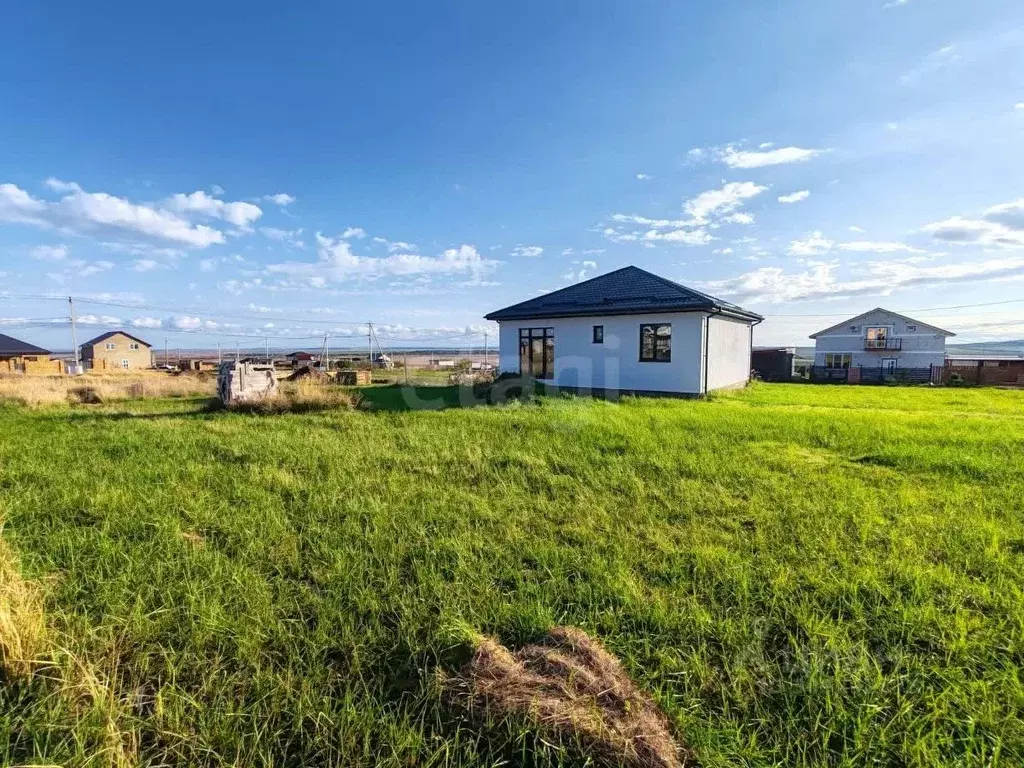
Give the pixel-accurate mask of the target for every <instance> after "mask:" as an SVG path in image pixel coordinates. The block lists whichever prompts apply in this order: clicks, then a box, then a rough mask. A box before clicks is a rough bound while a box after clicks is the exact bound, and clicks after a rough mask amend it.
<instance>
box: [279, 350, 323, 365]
mask: <svg viewBox="0 0 1024 768" xmlns="http://www.w3.org/2000/svg"><path fill="white" fill-rule="evenodd" d="M286 357H287V358H288V360H289V361H290V362H291V364H292V368H304V367H306V366H308V365H313V364H314V363H316V355H314V354H312V353H311V352H302V351H299V352H292V353H291V354H290V355H287V356H286Z"/></svg>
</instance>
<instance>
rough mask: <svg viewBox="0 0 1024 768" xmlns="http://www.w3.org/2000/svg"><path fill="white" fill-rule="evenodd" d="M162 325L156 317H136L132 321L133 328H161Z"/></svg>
mask: <svg viewBox="0 0 1024 768" xmlns="http://www.w3.org/2000/svg"><path fill="white" fill-rule="evenodd" d="M163 324H164V323H163V321H162V320H161V319H160V318H158V317H136V318H135V319H134V320H132V327H133V328H162V327H163Z"/></svg>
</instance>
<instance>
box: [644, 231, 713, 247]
mask: <svg viewBox="0 0 1024 768" xmlns="http://www.w3.org/2000/svg"><path fill="white" fill-rule="evenodd" d="M643 237H644V241H645V242H651V243H653V242H659V241H663V242H666V243H676V244H683V245H706V244H707V243H710V242H711V241H712V240H714V238H713V237H712V236H711V235H709V234H708V233H707V231H706V230H704V229H670V230H668V231H667V232H663V231H659V230H657V229H651V230H648V231H647V232H645V233H644V236H643Z"/></svg>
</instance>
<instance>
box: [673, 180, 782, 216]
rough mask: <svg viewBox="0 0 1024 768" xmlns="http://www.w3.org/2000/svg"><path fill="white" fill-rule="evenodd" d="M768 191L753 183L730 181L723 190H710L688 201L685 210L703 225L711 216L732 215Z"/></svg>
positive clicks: (684, 206)
mask: <svg viewBox="0 0 1024 768" xmlns="http://www.w3.org/2000/svg"><path fill="white" fill-rule="evenodd" d="M766 189H768V187H764V186H760V185H758V184H755V183H754V182H752V181H730V182H729V183H727V184H725V185H724V186H723V187H722V188H721V189H709V190H708V191H706V192H701V193H700V194H699V195H697V196H696V197H694V198H692V199H691V200H687V201H686V203H685V204H684V205H683V209H684V210H685V211H686V212H687V213H688V214H689V215H690V216H692V217H693V218H694V219H695V220H696V222H698V223H702V222H704V221H706V220H707V219H708V217H710V216H713V215H723V214H727V213H732V212H733V211H735V210H736V209H737V208H739V207H740V206H742V205H743V203H744V201H746V200H748V199H750V198H752V197H755V196H757V195H759V194H761V193H762V192H764V191H765V190H766Z"/></svg>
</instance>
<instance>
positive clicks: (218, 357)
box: [217, 341, 221, 368]
mask: <svg viewBox="0 0 1024 768" xmlns="http://www.w3.org/2000/svg"><path fill="white" fill-rule="evenodd" d="M220 364H221V359H220V342H219V341H218V342H217V367H218V368H220Z"/></svg>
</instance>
